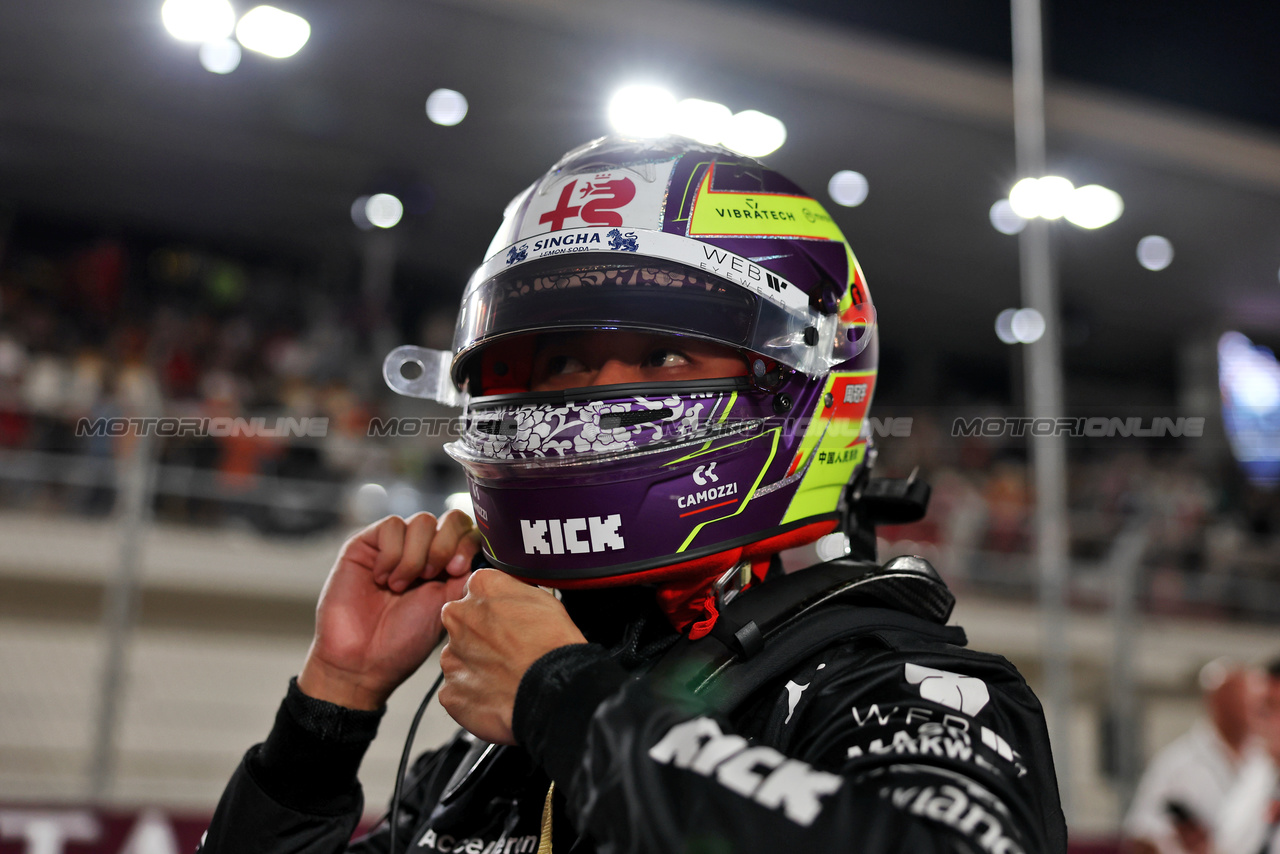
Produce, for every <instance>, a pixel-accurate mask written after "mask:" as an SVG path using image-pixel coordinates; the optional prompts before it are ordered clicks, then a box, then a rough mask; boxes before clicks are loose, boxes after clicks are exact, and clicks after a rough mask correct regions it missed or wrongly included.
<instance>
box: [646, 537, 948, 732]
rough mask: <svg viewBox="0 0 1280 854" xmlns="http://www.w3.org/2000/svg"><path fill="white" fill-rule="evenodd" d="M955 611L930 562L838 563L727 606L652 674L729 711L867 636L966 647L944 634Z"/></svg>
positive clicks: (913, 559)
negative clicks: (890, 632) (901, 634)
mask: <svg viewBox="0 0 1280 854" xmlns="http://www.w3.org/2000/svg"><path fill="white" fill-rule="evenodd" d="M954 605H955V597H954V596H953V595H952V593H951V591H950V590H948V589H947V586H946V583H945V582H944V581H943V580H942V579H941V578H940V577H939V576H938V574H937V572H936V571H935V570H934V569H933V567H932V566H930V565H929V563H928V562H927V561H925V560H924V559H922V558H918V557H901V558H894V559H893V560H891V561H889V562H888V563H887V564H885V565H884V566H883V567H881V566H878V565H877V564H874V563H869V562H861V561H853V560H848V559H843V560H835V561H830V562H828V563H824V564H819V565H817V566H814V567H810V568H809V569H805V570H801V571H799V572H794V573H791V574H790V575H786V576H783V577H781V578H778V579H775V580H770V581H767V582H765V583H763V584H760V585H757V586H755V587H751V588H749V589H748V590H746V591H744V592H743V593H742V594H741V595H739V596H737V597H735V598H734V599H733V600H732V601H731V602H729V603H728V604H727V605H725V606H724V608H723V610H722V611H721V614H720V619H719V620H718V621H717V624H716V628H715V629H714V630H713V631H712V633H711V634H710V635H708V636H707V637H704V638H701V639H699V640H696V641H690V640H689V639H688V638H682V639H681V640H680V641H679V642H677V643H676V645H675V646H674V647H672V649H671V650H670V651H668V652H667V653H666V654H665V655H664V656H663V657H662V658H661V659H660V660H659V661H658V663H657V664H656V665H655V667H654V669H653V671H651V673H652V675H653V677H654V678H657V679H666V680H671V681H674V682H676V683H677V684H682V685H684V686H685V688H686V689H687V690H690V691H692V692H693V693H694V694H698V695H701V696H702V697H703V698H704V699H706V700H708V701H710V702H711V704H712V707H713V708H714V710H716V711H719V712H729V711H731V710H733V709H734V708H736V707H737V706H738V705H740V704H741V703H742V702H744V701H745V700H746V699H747V698H748V697H750V696H751V694H753V693H754V692H755V691H756V690H757V689H759V688H761V687H762V686H763V685H765V684H766V683H767V682H768V681H770V680H771V679H775V678H777V677H778V675H779V674H783V673H786V672H788V671H789V670H790V669H791V668H792V667H794V666H795V665H798V664H799V663H800V662H802V661H804V660H805V659H806V658H808V657H809V656H811V655H814V654H815V653H818V652H820V651H821V650H823V649H825V648H827V647H829V646H832V645H834V644H837V643H840V642H842V641H845V640H848V639H850V638H853V637H857V636H860V635H868V634H872V633H874V632H876V631H879V630H882V629H897V630H903V631H908V632H911V633H914V634H917V635H920V636H921V637H924V638H927V639H929V640H935V641H940V642H943V643H949V644H953V645H956V646H964V645H965V644H966V643H967V640H966V638H965V634H964V629H962V628H960V627H959V626H947V625H946V621H947V619H948V618H949V617H950V616H951V610H952V608H953V607H954ZM713 685H714V686H715V690H714V691H712V690H709V689H710V688H711V687H712V686H713Z"/></svg>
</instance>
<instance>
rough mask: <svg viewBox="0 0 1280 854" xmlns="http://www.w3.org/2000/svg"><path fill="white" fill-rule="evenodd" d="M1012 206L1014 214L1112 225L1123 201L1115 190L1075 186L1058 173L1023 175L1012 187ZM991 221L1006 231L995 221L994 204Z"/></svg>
mask: <svg viewBox="0 0 1280 854" xmlns="http://www.w3.org/2000/svg"><path fill="white" fill-rule="evenodd" d="M997 204H999V202H997ZM1009 206H1010V208H1011V209H1012V212H1013V213H1014V214H1015V215H1017V216H1019V217H1022V218H1023V219H1033V218H1035V217H1043V218H1044V219H1061V218H1063V217H1066V219H1067V222H1070V223H1072V224H1073V225H1077V226H1079V227H1080V228H1090V229H1092V228H1102V227H1103V226H1104V225H1110V224H1111V223H1113V222H1115V221H1116V220H1117V219H1119V218H1120V214H1121V213H1123V212H1124V201H1123V200H1122V199H1121V198H1120V194H1119V193H1117V192H1116V191H1115V190H1110V189H1107V188H1106V187H1103V186H1102V185H1100V184H1088V185H1086V186H1083V187H1075V186H1072V184H1071V182H1070V181H1068V180H1067V179H1066V178H1063V177H1061V176H1059V175H1046V176H1045V177H1043V178H1023V179H1022V180H1021V181H1019V182H1018V183H1016V184H1014V185H1013V189H1012V190H1010V191H1009ZM991 222H992V224H993V225H995V227H996V228H998V229H1000V230H1001V231H1004V229H1003V228H1001V225H1000V224H999V223H997V222H996V211H995V208H992V212H991ZM1021 230H1022V229H1021V228H1019V229H1018V231H1021ZM1005 233H1006V234H1010V233H1012V232H1008V231H1006V232H1005Z"/></svg>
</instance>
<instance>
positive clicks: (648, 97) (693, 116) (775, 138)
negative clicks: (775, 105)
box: [607, 85, 787, 157]
mask: <svg viewBox="0 0 1280 854" xmlns="http://www.w3.org/2000/svg"><path fill="white" fill-rule="evenodd" d="M607 112H608V117H609V124H610V125H611V126H612V127H613V129H614V130H615V131H617V132H618V133H620V134H623V135H625V136H638V137H646V138H648V137H656V136H662V135H664V134H668V133H674V134H679V135H681V136H687V137H689V138H691V139H695V140H697V141H699V142H703V143H707V144H716V143H719V144H720V145H723V146H725V147H726V148H731V149H733V150H734V151H736V152H738V153H739V154H746V155H747V156H749V157H763V156H764V155H766V154H772V153H773V152H775V151H777V150H778V149H779V148H781V147H782V144H783V143H784V142H786V141H787V128H786V125H784V124H783V123H782V122H781V121H780V120H779V119H776V118H774V117H773V116H770V115H767V114H765V113H762V112H760V111H759V110H743V111H742V112H740V113H733V112H731V111H730V110H729V108H728V107H726V106H725V105H724V104H717V103H716V102H715V101H703V100H701V99H699V98H686V99H685V100H683V101H679V102H677V101H676V98H675V96H674V95H672V94H671V93H670V92H668V91H667V90H666V89H663V88H662V87H660V86H648V85H635V86H624V87H623V88H621V89H619V90H618V91H617V92H616V93H614V95H613V97H612V98H610V99H609V107H608V111H607Z"/></svg>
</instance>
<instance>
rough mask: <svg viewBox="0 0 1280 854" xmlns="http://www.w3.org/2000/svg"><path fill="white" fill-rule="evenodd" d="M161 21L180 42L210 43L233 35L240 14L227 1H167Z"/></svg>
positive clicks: (162, 10)
mask: <svg viewBox="0 0 1280 854" xmlns="http://www.w3.org/2000/svg"><path fill="white" fill-rule="evenodd" d="M160 20H161V21H163V22H164V28H165V29H166V30H168V31H169V35H171V36H173V37H174V38H175V39H177V40H178V41H183V42H210V41H218V40H220V39H225V38H227V37H228V36H230V35H231V31H232V30H234V29H235V26H236V13H235V10H234V9H232V8H231V4H230V3H229V2H227V0H165V4H164V5H163V6H161V7H160Z"/></svg>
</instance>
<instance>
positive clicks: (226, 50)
mask: <svg viewBox="0 0 1280 854" xmlns="http://www.w3.org/2000/svg"><path fill="white" fill-rule="evenodd" d="M200 64H201V65H203V66H204V70H205V71H212V72H213V73H214V74H230V73H231V72H233V71H235V70H236V69H237V68H239V67H240V45H239V44H238V43H237V42H236V40H235V39H218V40H217V41H212V42H205V43H204V44H202V45H200Z"/></svg>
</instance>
